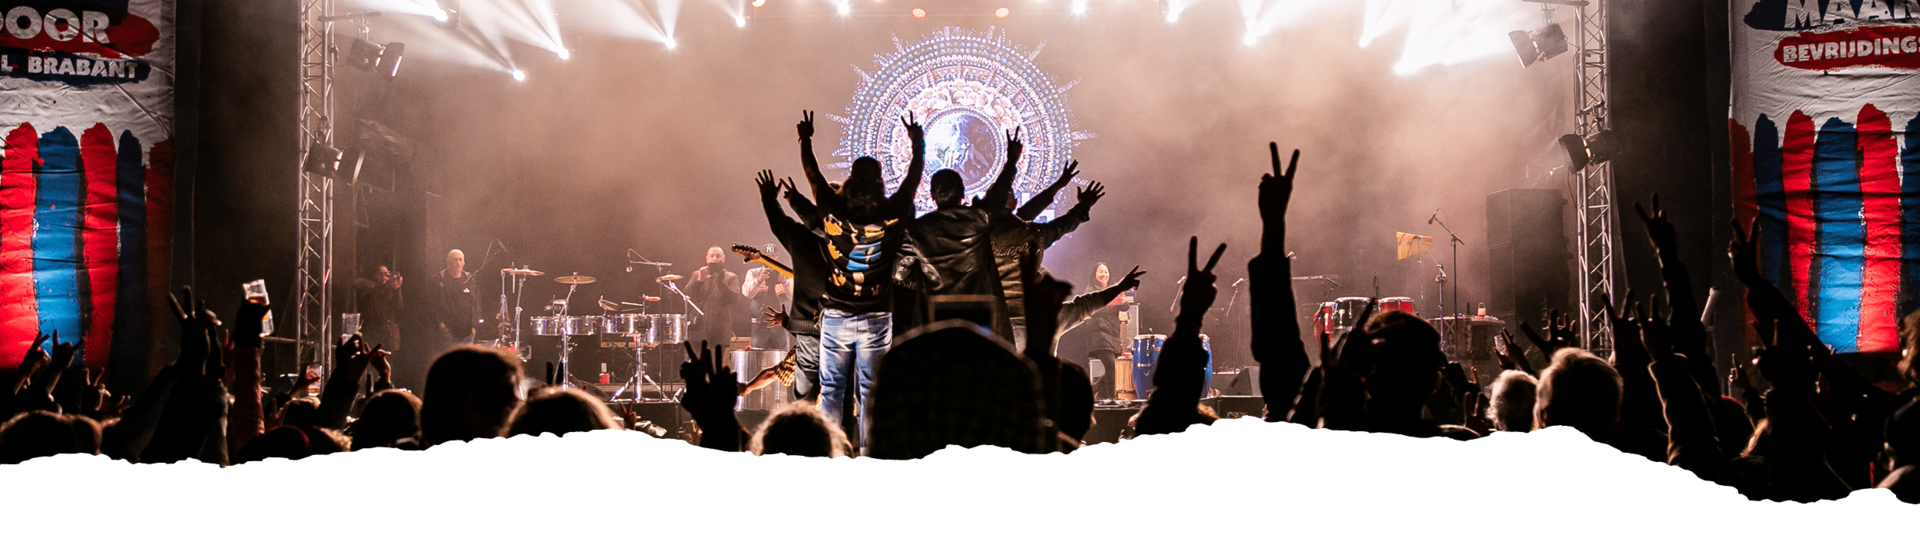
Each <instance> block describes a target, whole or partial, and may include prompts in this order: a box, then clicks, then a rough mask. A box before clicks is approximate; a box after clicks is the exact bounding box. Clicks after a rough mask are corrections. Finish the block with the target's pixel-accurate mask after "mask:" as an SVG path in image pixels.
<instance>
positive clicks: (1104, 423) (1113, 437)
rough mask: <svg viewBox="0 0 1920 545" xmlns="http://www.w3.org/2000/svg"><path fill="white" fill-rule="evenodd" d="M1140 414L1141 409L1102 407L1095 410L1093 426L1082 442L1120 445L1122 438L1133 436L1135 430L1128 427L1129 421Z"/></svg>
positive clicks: (1088, 429)
mask: <svg viewBox="0 0 1920 545" xmlns="http://www.w3.org/2000/svg"><path fill="white" fill-rule="evenodd" d="M1139 412H1140V407H1111V406H1108V407H1102V406H1095V407H1094V408H1093V426H1092V427H1090V428H1087V436H1086V437H1085V438H1083V440H1082V442H1083V443H1086V444H1089V445H1091V444H1094V443H1118V442H1120V438H1121V437H1125V436H1127V435H1132V433H1133V428H1130V427H1127V419H1129V418H1133V415H1134V414H1137V413H1139Z"/></svg>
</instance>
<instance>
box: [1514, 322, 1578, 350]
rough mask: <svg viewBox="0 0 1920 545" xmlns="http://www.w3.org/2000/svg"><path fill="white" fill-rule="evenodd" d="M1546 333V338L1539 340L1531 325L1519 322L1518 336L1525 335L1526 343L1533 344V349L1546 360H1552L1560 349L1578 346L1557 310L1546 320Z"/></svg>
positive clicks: (1569, 327) (1566, 323)
mask: <svg viewBox="0 0 1920 545" xmlns="http://www.w3.org/2000/svg"><path fill="white" fill-rule="evenodd" d="M1546 331H1547V336H1546V338H1541V337H1540V335H1539V334H1537V333H1534V332H1533V326H1532V325H1529V324H1528V323H1527V322H1526V321H1525V320H1522V321H1521V322H1520V334H1522V335H1526V336H1527V342H1530V343H1533V346H1534V348H1538V349H1540V353H1541V354H1542V355H1544V356H1545V357H1546V358H1547V359H1548V360H1552V359H1553V353H1554V352H1559V351H1560V349H1562V348H1568V347H1573V346H1579V345H1580V342H1579V340H1578V339H1577V338H1576V337H1574V335H1573V328H1572V326H1571V325H1569V324H1568V322H1567V319H1566V317H1565V316H1562V315H1560V311H1559V310H1554V311H1553V313H1552V315H1551V316H1550V317H1549V318H1548V320H1547V330H1546Z"/></svg>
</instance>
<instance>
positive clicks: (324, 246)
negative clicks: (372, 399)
mask: <svg viewBox="0 0 1920 545" xmlns="http://www.w3.org/2000/svg"><path fill="white" fill-rule="evenodd" d="M333 2H334V0H301V2H300V144H299V145H300V146H301V158H302V161H301V164H302V165H303V168H301V169H300V173H299V175H300V258H299V263H298V264H297V265H296V266H295V272H294V274H295V278H294V282H295V285H297V286H299V288H298V289H299V298H298V300H297V302H296V303H295V305H296V308H295V310H294V340H295V341H296V342H297V346H298V348H296V357H295V360H294V361H297V362H300V364H301V365H304V366H315V365H318V366H322V367H324V366H326V365H327V364H329V363H330V362H331V359H332V358H329V357H327V355H326V354H327V352H328V350H327V348H328V347H329V346H330V345H331V344H332V343H331V342H329V339H330V338H331V336H330V335H328V332H329V331H332V316H333V308H332V307H333V274H332V272H333V178H331V177H329V176H322V175H319V174H314V173H311V172H307V170H308V169H306V168H304V165H305V163H306V161H305V158H306V156H307V153H308V152H311V151H312V149H313V147H314V146H315V145H324V146H328V147H332V145H333V67H332V66H331V63H330V62H329V61H330V60H331V57H332V55H333V54H334V43H333V34H332V32H330V31H331V29H332V26H333V23H330V22H325V21H321V18H322V17H326V16H329V15H332V13H333Z"/></svg>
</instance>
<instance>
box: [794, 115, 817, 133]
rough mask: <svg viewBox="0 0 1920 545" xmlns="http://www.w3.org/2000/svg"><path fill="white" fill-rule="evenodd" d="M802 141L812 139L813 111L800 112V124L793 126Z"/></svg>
mask: <svg viewBox="0 0 1920 545" xmlns="http://www.w3.org/2000/svg"><path fill="white" fill-rule="evenodd" d="M793 128H794V130H795V131H796V132H799V133H800V138H801V139H802V140H805V139H809V138H813V110H801V111H800V124H798V125H794V126H793Z"/></svg>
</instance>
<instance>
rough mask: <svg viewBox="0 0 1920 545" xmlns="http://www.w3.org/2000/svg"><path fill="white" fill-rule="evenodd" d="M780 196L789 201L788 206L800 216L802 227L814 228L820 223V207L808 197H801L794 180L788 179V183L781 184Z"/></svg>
mask: <svg viewBox="0 0 1920 545" xmlns="http://www.w3.org/2000/svg"><path fill="white" fill-rule="evenodd" d="M780 196H781V198H784V199H786V200H787V206H788V207H789V208H792V209H793V213H794V214H795V215H798V216H800V225H802V226H806V227H808V228H812V226H814V225H818V224H819V223H820V207H818V206H815V205H814V204H813V201H812V200H809V199H807V196H806V195H801V194H800V191H799V190H798V189H795V188H794V187H793V178H787V179H786V181H784V182H781V184H780Z"/></svg>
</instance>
